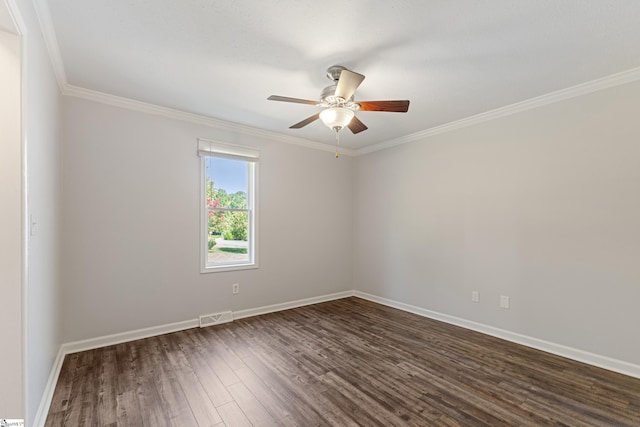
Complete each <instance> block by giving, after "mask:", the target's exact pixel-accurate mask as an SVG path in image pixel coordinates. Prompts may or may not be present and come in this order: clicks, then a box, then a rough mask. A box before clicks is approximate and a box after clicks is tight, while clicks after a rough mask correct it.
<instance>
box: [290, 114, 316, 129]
mask: <svg viewBox="0 0 640 427" xmlns="http://www.w3.org/2000/svg"><path fill="white" fill-rule="evenodd" d="M319 118H320V113H316V114H314V115H313V116H310V117H307V118H306V119H304V120H303V121H301V122H298V123H296V124H295V125H291V126H289V129H300V128H302V127H305V126H306V125H308V124H309V123H312V122H315V121H316V120H318V119H319Z"/></svg>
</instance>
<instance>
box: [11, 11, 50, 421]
mask: <svg viewBox="0 0 640 427" xmlns="http://www.w3.org/2000/svg"><path fill="white" fill-rule="evenodd" d="M9 5H13V6H12V7H13V8H14V10H12V13H13V14H14V15H15V16H16V18H17V20H18V22H19V24H20V26H21V28H19V30H20V32H21V35H22V37H21V41H22V60H23V63H22V106H23V111H22V131H23V135H22V137H23V141H24V142H23V143H24V147H25V150H26V170H23V171H22V173H23V174H24V173H26V194H27V200H26V202H27V212H25V216H29V215H31V216H33V218H34V220H35V221H36V222H37V225H36V229H35V235H34V236H32V237H30V238H29V240H28V244H27V251H28V252H27V253H28V255H27V259H26V264H27V266H28V269H27V277H26V287H25V289H24V290H23V297H24V301H23V307H24V310H25V312H24V313H23V316H24V320H25V324H24V327H23V332H22V333H23V337H22V340H23V341H24V344H25V354H24V355H23V363H24V371H25V380H24V384H23V388H24V390H25V395H26V398H25V402H24V407H25V413H24V414H23V416H20V417H18V418H25V419H26V422H27V425H32V424H33V421H34V419H35V416H36V412H37V410H38V407H39V405H40V403H41V398H42V395H43V392H44V389H45V385H46V383H47V380H48V377H49V373H50V372H51V369H52V366H53V363H54V359H55V357H56V355H57V352H58V349H59V347H60V344H61V340H60V319H59V316H58V311H59V300H58V294H59V292H60V289H59V285H60V274H59V268H60V256H59V253H60V243H59V241H60V225H61V224H60V212H61V207H60V206H61V204H60V202H61V164H60V162H61V155H60V150H61V144H60V135H59V133H60V132H59V127H60V124H61V115H60V92H59V89H58V84H57V81H56V79H55V77H54V73H53V69H52V67H51V62H50V59H49V55H48V52H47V50H46V48H45V44H44V40H43V39H42V35H41V32H40V26H39V23H38V19H37V15H36V13H35V10H34V8H33V4H32V2H30V1H24V2H9ZM3 78H4V74H3ZM0 80H1V79H0ZM15 89H17V90H20V86H19V85H18V86H17V87H16V88H15ZM0 92H1V93H2V94H3V97H4V91H0ZM0 157H1V156H0ZM3 201H4V200H3ZM16 230H17V231H19V228H18V229H16ZM23 244H24V242H23ZM16 265H19V263H18V264H16ZM3 366H4V355H3ZM21 373H22V372H21ZM2 378H3V379H2V382H3V383H4V377H2ZM2 389H3V390H6V388H5V387H4V386H3V387H2ZM1 416H3V417H4V416H9V414H6V413H2V415H1Z"/></svg>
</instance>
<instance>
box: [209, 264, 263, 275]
mask: <svg viewBox="0 0 640 427" xmlns="http://www.w3.org/2000/svg"><path fill="white" fill-rule="evenodd" d="M256 268H258V263H253V264H230V265H217V266H214V267H200V274H206V273H222V272H224V271H238V270H253V269H256Z"/></svg>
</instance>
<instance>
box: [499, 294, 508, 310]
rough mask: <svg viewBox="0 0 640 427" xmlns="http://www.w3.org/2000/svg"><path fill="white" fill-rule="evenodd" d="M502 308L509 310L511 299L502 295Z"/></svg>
mask: <svg viewBox="0 0 640 427" xmlns="http://www.w3.org/2000/svg"><path fill="white" fill-rule="evenodd" d="M500 308H509V297H508V296H506V295H500Z"/></svg>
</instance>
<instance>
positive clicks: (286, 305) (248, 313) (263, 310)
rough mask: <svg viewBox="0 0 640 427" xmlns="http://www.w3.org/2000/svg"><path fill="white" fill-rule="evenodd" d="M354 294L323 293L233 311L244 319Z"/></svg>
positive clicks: (235, 317)
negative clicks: (316, 295)
mask: <svg viewBox="0 0 640 427" xmlns="http://www.w3.org/2000/svg"><path fill="white" fill-rule="evenodd" d="M352 296H354V291H345V292H337V293H335V294H329V295H323V296H319V297H313V298H305V299H299V300H296V301H289V302H283V303H281V304H273V305H265V306H263V307H258V308H250V309H248V310H240V311H234V312H233V318H234V319H244V318H245V317H252V316H259V315H261V314H267V313H275V312H276V311H282V310H288V309H290V308H297V307H304V306H305V305H311V304H318V303H321V302H327V301H333V300H337V299H341V298H347V297H352Z"/></svg>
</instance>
